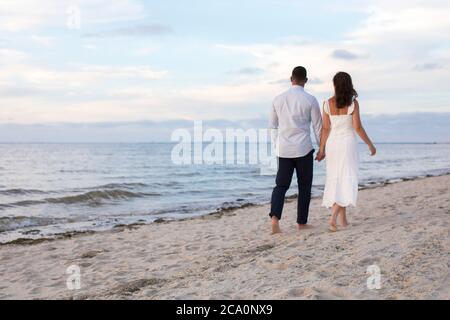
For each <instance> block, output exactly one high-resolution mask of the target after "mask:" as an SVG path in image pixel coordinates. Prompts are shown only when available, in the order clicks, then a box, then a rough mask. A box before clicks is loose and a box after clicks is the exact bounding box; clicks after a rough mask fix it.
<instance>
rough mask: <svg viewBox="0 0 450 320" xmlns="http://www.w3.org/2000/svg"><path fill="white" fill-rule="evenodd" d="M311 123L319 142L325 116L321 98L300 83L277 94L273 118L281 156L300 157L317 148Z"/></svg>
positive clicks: (274, 131) (278, 151)
mask: <svg viewBox="0 0 450 320" xmlns="http://www.w3.org/2000/svg"><path fill="white" fill-rule="evenodd" d="M311 123H312V126H313V129H314V130H313V131H314V135H315V138H316V142H317V144H318V145H319V144H320V134H321V131H322V116H321V113H320V106H319V102H318V101H317V99H316V98H315V97H314V96H312V95H310V94H309V93H307V92H306V91H305V90H304V88H303V87H301V86H297V85H294V86H292V87H291V88H290V89H289V90H287V91H286V92H284V93H282V94H280V95H279V96H277V97H276V98H275V99H274V101H273V106H272V110H271V113H270V120H269V129H272V130H271V131H272V144H273V145H274V146H275V150H276V155H277V156H278V157H280V158H299V157H304V156H306V155H307V154H308V153H310V152H311V150H313V149H314V148H313V144H312V141H311Z"/></svg>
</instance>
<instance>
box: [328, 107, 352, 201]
mask: <svg viewBox="0 0 450 320" xmlns="http://www.w3.org/2000/svg"><path fill="white" fill-rule="evenodd" d="M354 109H355V105H354V103H352V105H351V106H349V107H348V112H347V115H332V114H331V112H330V105H329V103H328V101H326V102H325V103H324V112H326V113H327V114H328V115H329V116H330V121H331V131H330V135H329V136H328V140H327V144H326V146H325V154H326V158H325V161H326V168H327V177H326V182H325V191H324V195H323V203H322V205H323V206H325V207H327V208H331V207H332V206H333V205H334V204H335V203H336V204H338V205H339V206H341V207H348V206H350V205H352V206H356V201H357V198H358V164H359V160H358V148H357V147H358V144H357V139H356V132H355V130H354V128H353V115H352V114H353V111H354Z"/></svg>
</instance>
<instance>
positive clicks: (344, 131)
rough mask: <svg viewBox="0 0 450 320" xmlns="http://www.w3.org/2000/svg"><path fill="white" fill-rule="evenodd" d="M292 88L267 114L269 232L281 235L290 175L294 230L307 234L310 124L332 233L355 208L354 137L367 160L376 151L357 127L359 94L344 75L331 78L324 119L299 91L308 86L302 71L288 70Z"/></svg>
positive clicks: (312, 101)
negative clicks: (271, 179)
mask: <svg viewBox="0 0 450 320" xmlns="http://www.w3.org/2000/svg"><path fill="white" fill-rule="evenodd" d="M291 82H292V87H291V88H290V89H289V90H288V91H286V92H284V93H282V94H281V95H279V96H277V97H276V98H275V100H274V102H273V106H272V110H271V114H270V123H269V127H270V129H272V143H273V145H274V147H275V150H276V154H277V157H278V172H277V177H276V187H275V188H274V190H273V193H272V205H271V211H270V217H271V218H272V232H273V233H280V232H281V230H280V226H279V221H280V219H281V214H282V212H283V206H284V200H285V195H286V192H287V190H288V189H289V186H290V185H291V181H292V176H293V173H294V170H295V171H296V174H297V180H298V188H299V194H298V207H297V224H298V229H299V230H301V229H304V228H308V224H307V223H308V213H309V203H310V200H311V185H312V180H313V162H314V161H313V156H314V151H315V150H314V148H313V145H312V141H311V133H310V128H311V123H312V127H313V131H314V135H315V138H316V141H317V144H318V145H319V146H320V148H319V152H318V153H317V155H316V160H317V161H319V162H320V161H322V160H323V159H326V171H327V173H326V182H325V190H324V195H323V202H322V204H323V206H325V207H327V208H331V209H332V210H331V217H330V220H329V228H330V230H331V231H337V220H338V218H339V220H340V225H341V226H342V227H347V225H348V222H347V215H346V209H347V207H348V206H350V205H353V206H355V205H356V200H357V195H358V150H357V140H356V134H358V135H359V136H360V137H361V139H362V140H363V141H364V142H365V143H366V144H367V145H368V146H369V149H370V153H371V155H372V156H373V155H375V153H376V149H375V146H374V145H373V143H372V142H371V140H370V138H369V137H368V135H367V134H366V132H365V130H364V128H363V126H362V124H361V119H360V114H359V103H358V101H357V100H356V98H357V97H358V94H357V93H356V91H355V89H354V88H353V83H352V79H351V77H350V75H349V74H347V73H345V72H339V73H337V74H336V75H335V76H334V78H333V84H334V96H333V97H331V98H330V99H328V100H327V101H325V102H324V103H323V114H321V112H320V106H319V103H318V101H317V99H316V98H315V97H314V96H312V95H310V94H309V93H307V92H306V91H305V89H304V87H305V84H306V83H307V82H308V78H307V72H306V69H305V68H304V67H296V68H295V69H294V70H293V72H292V77H291Z"/></svg>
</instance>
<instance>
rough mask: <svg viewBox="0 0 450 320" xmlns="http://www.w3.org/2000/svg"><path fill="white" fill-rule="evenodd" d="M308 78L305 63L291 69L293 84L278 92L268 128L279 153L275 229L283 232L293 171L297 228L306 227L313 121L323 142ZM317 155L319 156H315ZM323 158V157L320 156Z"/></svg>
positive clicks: (272, 216)
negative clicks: (282, 225)
mask: <svg viewBox="0 0 450 320" xmlns="http://www.w3.org/2000/svg"><path fill="white" fill-rule="evenodd" d="M307 82H308V78H307V72H306V69H305V68H304V67H296V68H295V69H294V70H293V71H292V77H291V83H292V87H291V88H290V89H289V90H288V91H286V92H284V93H282V94H281V95H279V96H277V97H276V98H275V100H274V102H273V107H272V112H271V114H270V123H269V128H270V129H272V143H273V145H274V146H275V150H276V155H277V157H278V172H277V178H276V187H275V188H274V190H273V193H272V206H271V210H270V217H271V218H272V232H273V233H274V234H276V233H280V232H281V230H280V226H279V220H280V219H281V214H282V212H283V206H284V200H285V196H286V192H287V190H288V189H289V187H290V185H291V181H292V176H293V174H294V169H295V171H296V173H297V181H298V189H299V190H298V195H299V196H298V206H297V224H298V229H299V230H301V229H304V228H307V227H308V225H307V222H308V214H309V203H310V200H311V185H312V180H313V162H314V161H313V155H314V148H313V145H312V141H311V131H310V128H311V122H312V125H313V128H314V135H315V138H316V141H317V144H318V145H320V135H321V131H322V117H321V113H320V107H319V103H318V102H317V99H316V98H315V97H314V96H312V95H310V94H309V93H307V92H306V91H305V89H304V87H305V84H306V83H307ZM316 159H317V158H316ZM317 160H321V159H317Z"/></svg>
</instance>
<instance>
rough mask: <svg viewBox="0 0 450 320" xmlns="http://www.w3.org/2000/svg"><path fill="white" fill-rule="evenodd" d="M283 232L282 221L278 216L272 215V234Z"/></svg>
mask: <svg viewBox="0 0 450 320" xmlns="http://www.w3.org/2000/svg"><path fill="white" fill-rule="evenodd" d="M277 233H281V229H280V223H279V220H278V218H277V217H272V234H277Z"/></svg>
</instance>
